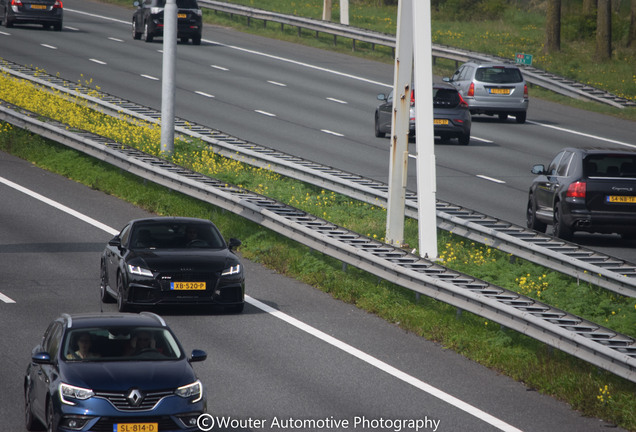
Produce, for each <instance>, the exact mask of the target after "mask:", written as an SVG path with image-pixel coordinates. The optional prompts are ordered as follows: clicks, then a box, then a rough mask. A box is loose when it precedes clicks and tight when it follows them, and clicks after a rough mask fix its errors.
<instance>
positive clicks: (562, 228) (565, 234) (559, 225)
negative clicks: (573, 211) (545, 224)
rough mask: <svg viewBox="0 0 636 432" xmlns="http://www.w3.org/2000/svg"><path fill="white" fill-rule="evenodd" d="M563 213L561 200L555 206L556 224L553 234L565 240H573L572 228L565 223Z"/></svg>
mask: <svg viewBox="0 0 636 432" xmlns="http://www.w3.org/2000/svg"><path fill="white" fill-rule="evenodd" d="M562 214H563V210H562V209H561V202H558V203H556V205H555V206H554V224H553V225H552V235H554V237H558V238H560V239H563V240H572V235H573V231H572V228H570V227H569V226H567V225H566V224H565V222H564V221H563V216H562Z"/></svg>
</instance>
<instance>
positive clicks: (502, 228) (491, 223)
mask: <svg viewBox="0 0 636 432" xmlns="http://www.w3.org/2000/svg"><path fill="white" fill-rule="evenodd" d="M0 70H2V71H5V72H7V73H10V74H13V75H15V76H17V77H20V78H22V79H26V80H30V81H33V82H36V83H38V84H40V85H42V86H46V87H50V88H53V89H55V90H58V91H60V92H64V93H69V94H73V95H77V96H80V97H82V98H85V99H87V100H89V101H91V102H93V103H94V104H95V107H96V108H98V109H101V110H102V111H104V112H105V113H107V114H111V115H119V114H127V115H130V116H131V117H135V118H139V119H142V120H146V121H149V122H155V123H156V122H158V121H159V120H160V118H161V113H160V111H157V110H154V109H152V108H148V107H145V106H143V105H139V104H136V103H134V102H131V101H128V100H126V99H122V98H119V97H117V96H113V95H109V94H107V93H103V92H99V91H96V90H95V89H91V88H88V87H85V86H83V85H81V84H78V83H73V82H70V81H67V80H64V79H63V78H60V77H56V76H52V75H49V74H46V73H44V72H42V71H38V70H35V69H33V68H30V67H26V66H22V65H19V64H16V63H12V62H8V61H6V60H5V61H3V62H0ZM175 127H176V130H177V131H178V132H179V133H182V134H185V135H188V136H191V137H195V138H199V139H201V140H203V141H205V142H206V143H208V144H209V145H210V146H211V147H212V149H213V150H214V151H215V152H216V153H218V154H221V155H223V156H225V157H228V158H231V159H237V160H240V161H242V162H245V163H248V164H250V165H254V166H257V167H260V168H265V169H268V170H272V171H275V172H277V173H279V174H281V175H285V176H288V177H291V178H295V179H298V180H301V181H304V182H306V183H309V184H313V185H316V186H318V187H320V188H324V189H328V190H332V191H334V192H338V193H341V194H343V195H346V196H350V197H352V198H355V199H358V200H360V201H364V202H367V203H369V204H374V205H382V206H386V202H387V197H388V186H387V185H386V184H385V183H381V182H378V181H376V180H373V179H369V178H366V177H362V176H360V175H357V174H353V173H349V172H346V171H342V170H338V169H335V168H333V167H329V166H326V165H322V164H319V163H316V162H312V161H308V160H305V159H302V158H300V157H297V156H292V155H289V154H286V153H283V152H279V151H277V150H273V149H271V148H268V147H265V146H261V145H258V144H255V143H251V142H248V141H245V140H242V139H240V138H237V137H233V136H231V135H228V134H225V133H223V132H221V131H219V130H216V129H212V128H210V127H208V126H203V125H198V124H196V123H193V122H189V121H186V120H182V119H177V120H176V123H175ZM436 206H437V225H438V227H439V228H442V229H445V230H447V231H452V232H454V233H456V234H459V235H462V236H464V237H467V238H469V239H472V240H474V241H477V242H480V243H485V244H487V245H489V246H493V247H496V248H498V249H500V250H503V251H504V252H507V253H511V254H513V255H515V256H518V257H520V258H523V259H526V260H528V261H531V262H534V263H537V264H540V265H543V266H545V267H547V268H551V269H554V270H556V271H560V272H562V273H565V274H567V275H570V276H572V277H575V278H577V279H578V280H582V281H585V282H589V283H592V284H594V285H598V286H600V287H603V288H605V289H608V290H611V291H613V292H616V293H618V294H621V295H625V296H629V297H636V264H633V263H629V262H627V261H625V260H622V259H619V258H616V257H612V256H609V255H606V254H602V253H599V252H596V251H592V250H590V249H586V248H583V247H581V246H579V245H576V244H574V243H569V242H565V241H563V240H560V239H556V238H554V237H551V236H547V235H545V234H540V233H538V232H536V231H532V230H529V229H526V228H523V227H519V226H515V225H513V224H511V223H510V222H506V221H503V220H500V219H497V218H494V217H491V216H487V215H484V214H481V213H478V212H476V211H474V210H471V209H467V208H464V207H461V206H458V205H455V204H452V203H448V202H444V201H441V200H437V203H436ZM406 215H407V216H408V217H411V218H413V219H417V217H418V211H417V197H416V196H415V194H413V193H409V194H408V195H407V197H406Z"/></svg>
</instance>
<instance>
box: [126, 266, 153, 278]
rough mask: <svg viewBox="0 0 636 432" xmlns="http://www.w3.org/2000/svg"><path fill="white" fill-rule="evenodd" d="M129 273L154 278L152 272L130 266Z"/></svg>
mask: <svg viewBox="0 0 636 432" xmlns="http://www.w3.org/2000/svg"><path fill="white" fill-rule="evenodd" d="M128 271H129V272H130V273H131V274H134V275H139V276H147V277H152V272H151V271H150V270H148V269H147V268H143V267H140V266H135V265H130V264H128Z"/></svg>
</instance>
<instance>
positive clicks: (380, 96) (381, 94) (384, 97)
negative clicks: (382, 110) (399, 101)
mask: <svg viewBox="0 0 636 432" xmlns="http://www.w3.org/2000/svg"><path fill="white" fill-rule="evenodd" d="M378 100H381V101H385V100H386V95H385V94H383V93H380V94H379V95H378Z"/></svg>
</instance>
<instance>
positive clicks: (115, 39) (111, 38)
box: [108, 36, 124, 42]
mask: <svg viewBox="0 0 636 432" xmlns="http://www.w3.org/2000/svg"><path fill="white" fill-rule="evenodd" d="M108 39H109V40H112V41H115V42H123V41H124V40H123V39H119V38H116V37H112V36H111V37H109V38H108Z"/></svg>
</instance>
